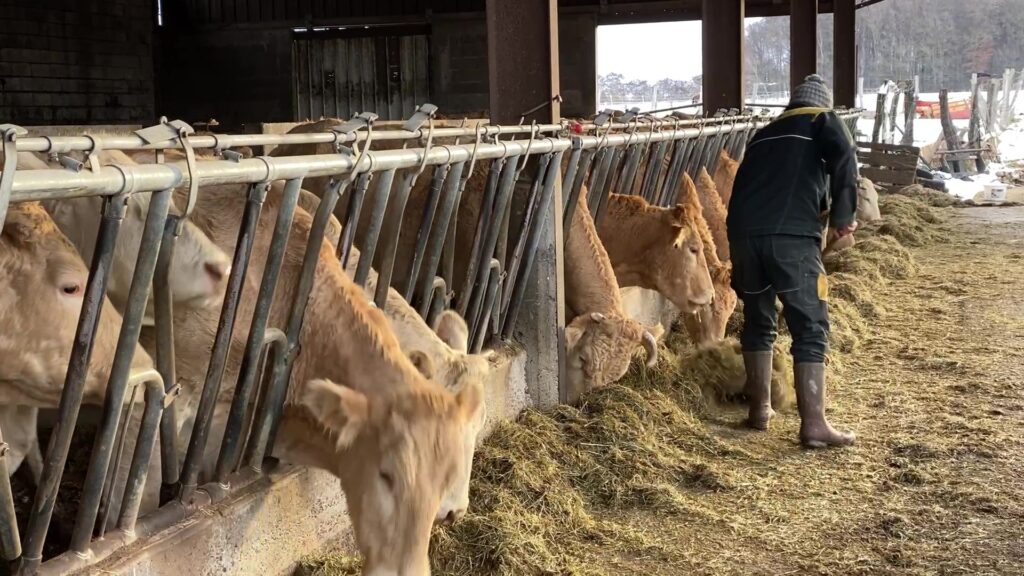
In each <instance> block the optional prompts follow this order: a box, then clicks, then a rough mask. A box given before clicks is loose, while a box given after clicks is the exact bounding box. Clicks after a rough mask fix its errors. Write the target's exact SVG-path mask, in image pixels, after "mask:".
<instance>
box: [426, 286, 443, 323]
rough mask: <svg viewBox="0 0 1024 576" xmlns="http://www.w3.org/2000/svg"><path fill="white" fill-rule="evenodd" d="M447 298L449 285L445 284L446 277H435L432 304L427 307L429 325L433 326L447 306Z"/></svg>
mask: <svg viewBox="0 0 1024 576" xmlns="http://www.w3.org/2000/svg"><path fill="white" fill-rule="evenodd" d="M447 299H448V286H447V284H445V282H444V278H434V282H433V284H431V288H430V306H429V307H428V308H427V314H426V316H424V320H426V322H427V325H428V326H433V325H434V322H435V321H436V320H437V317H438V316H439V315H440V314H441V312H442V311H444V309H445V308H446V307H447V305H448V302H447Z"/></svg>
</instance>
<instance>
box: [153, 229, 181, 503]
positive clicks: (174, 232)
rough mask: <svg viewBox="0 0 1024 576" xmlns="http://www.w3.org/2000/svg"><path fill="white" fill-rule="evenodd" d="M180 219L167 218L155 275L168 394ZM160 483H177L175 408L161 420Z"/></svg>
mask: <svg viewBox="0 0 1024 576" xmlns="http://www.w3.org/2000/svg"><path fill="white" fill-rule="evenodd" d="M180 223H181V218H180V217H178V216H175V215H170V216H168V217H167V222H166V223H165V224H164V235H163V239H161V240H160V252H159V253H158V254H157V257H156V273H155V275H154V276H153V316H154V317H153V322H154V325H155V327H156V368H157V370H159V371H160V376H161V377H162V378H163V382H164V385H165V387H166V391H167V392H170V391H171V389H172V388H174V386H175V384H176V383H177V381H178V378H177V376H176V374H175V369H174V303H173V301H172V299H171V277H170V274H171V262H172V261H173V260H174V247H175V244H176V243H177V241H178V230H179V225H180ZM160 475H161V476H160V480H161V482H162V483H163V484H168V485H171V484H177V482H178V423H177V415H176V413H175V410H174V408H173V407H170V409H169V410H164V413H163V417H162V418H161V420H160Z"/></svg>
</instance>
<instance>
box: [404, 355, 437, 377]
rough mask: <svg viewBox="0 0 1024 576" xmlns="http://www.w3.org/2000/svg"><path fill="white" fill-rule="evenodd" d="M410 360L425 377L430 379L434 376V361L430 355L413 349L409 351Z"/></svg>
mask: <svg viewBox="0 0 1024 576" xmlns="http://www.w3.org/2000/svg"><path fill="white" fill-rule="evenodd" d="M409 360H410V361H411V362H412V365H413V366H415V367H416V370H418V371H419V373H420V374H422V375H423V377H424V378H426V379H427V380H430V379H431V378H433V377H434V361H433V360H431V359H430V356H427V355H426V354H425V353H423V352H421V351H419V350H413V351H412V352H409Z"/></svg>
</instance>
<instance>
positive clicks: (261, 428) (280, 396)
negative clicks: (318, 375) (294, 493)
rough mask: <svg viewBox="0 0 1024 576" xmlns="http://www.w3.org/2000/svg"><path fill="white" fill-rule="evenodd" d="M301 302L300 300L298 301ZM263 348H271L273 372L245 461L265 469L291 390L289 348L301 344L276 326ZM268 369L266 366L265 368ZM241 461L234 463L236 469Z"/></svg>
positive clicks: (270, 331)
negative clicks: (290, 339) (294, 341)
mask: <svg viewBox="0 0 1024 576" xmlns="http://www.w3.org/2000/svg"><path fill="white" fill-rule="evenodd" d="M296 303H297V301H296ZM263 347H264V348H265V349H266V348H268V347H269V349H268V350H267V354H266V356H265V358H266V363H267V364H270V365H271V368H270V375H269V378H268V379H267V382H269V384H267V385H266V390H264V392H263V399H262V402H261V405H260V406H259V407H258V408H257V410H256V413H255V415H254V416H253V422H252V428H251V430H250V432H249V434H248V438H249V440H248V442H246V444H245V451H244V455H243V456H242V462H244V463H245V464H246V465H247V466H249V467H250V468H252V469H253V470H256V471H260V470H262V469H263V459H264V457H265V456H266V455H267V454H268V453H270V452H271V448H272V446H273V444H272V440H271V439H272V438H273V436H274V432H276V428H277V423H278V421H279V420H280V418H281V412H282V411H283V410H284V400H285V394H286V392H287V391H288V382H289V381H290V377H291V360H292V354H290V353H289V352H288V350H289V348H291V349H294V350H297V344H296V345H295V346H290V345H289V343H288V336H287V335H286V334H285V333H284V332H282V331H281V330H278V329H276V328H268V329H267V333H266V336H264V338H263ZM264 370H265V368H264ZM237 466H238V463H232V469H235V468H236V467H237Z"/></svg>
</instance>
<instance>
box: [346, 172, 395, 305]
mask: <svg viewBox="0 0 1024 576" xmlns="http://www.w3.org/2000/svg"><path fill="white" fill-rule="evenodd" d="M394 181H395V170H386V171H384V173H383V174H381V175H380V178H379V179H378V180H377V186H376V190H377V192H376V194H375V195H374V197H373V208H372V211H371V212H370V225H369V228H367V229H366V236H365V237H364V238H363V241H362V243H361V244H362V245H361V246H360V248H361V250H360V252H359V263H358V264H357V265H356V277H355V278H354V280H355V283H356V284H358V285H360V286H366V279H367V278H369V277H370V268H371V267H372V266H373V256H374V254H375V253H376V252H377V240H378V239H379V238H380V230H381V226H382V225H383V224H384V216H385V215H386V214H387V208H388V198H390V196H391V185H392V183H393V182H394ZM353 224H354V223H352V224H350V225H349V226H346V228H354V227H355V226H354V225H353ZM352 233H353V234H354V233H355V231H354V230H353V232H352ZM378 283H379V280H378Z"/></svg>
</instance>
